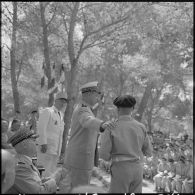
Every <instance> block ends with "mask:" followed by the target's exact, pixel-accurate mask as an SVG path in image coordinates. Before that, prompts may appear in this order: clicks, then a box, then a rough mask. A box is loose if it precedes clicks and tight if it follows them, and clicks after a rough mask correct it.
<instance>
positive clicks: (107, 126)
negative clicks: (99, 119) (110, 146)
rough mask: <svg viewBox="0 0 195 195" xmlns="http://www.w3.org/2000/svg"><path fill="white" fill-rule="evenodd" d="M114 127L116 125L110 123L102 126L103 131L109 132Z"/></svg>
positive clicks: (107, 122)
mask: <svg viewBox="0 0 195 195" xmlns="http://www.w3.org/2000/svg"><path fill="white" fill-rule="evenodd" d="M115 127H116V123H115V122H112V121H106V122H105V123H103V124H102V128H103V129H108V130H111V129H113V128H115Z"/></svg>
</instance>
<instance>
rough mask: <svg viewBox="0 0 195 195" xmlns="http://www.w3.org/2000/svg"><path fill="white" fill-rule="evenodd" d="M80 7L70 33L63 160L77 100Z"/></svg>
mask: <svg viewBox="0 0 195 195" xmlns="http://www.w3.org/2000/svg"><path fill="white" fill-rule="evenodd" d="M79 5H80V3H79V2H75V6H74V9H73V11H72V16H71V21H70V28H69V33H68V55H69V61H70V64H71V70H70V77H69V81H68V87H67V96H68V100H69V101H68V104H67V108H66V111H65V114H64V123H65V126H64V133H63V142H62V149H61V157H62V158H63V156H64V155H65V149H66V142H67V136H68V131H69V129H70V123H71V117H72V112H73V107H74V104H75V99H76V98H75V95H74V89H75V84H76V70H77V64H78V59H79V56H77V58H75V52H74V42H73V35H74V29H75V25H76V17H77V13H78V9H79Z"/></svg>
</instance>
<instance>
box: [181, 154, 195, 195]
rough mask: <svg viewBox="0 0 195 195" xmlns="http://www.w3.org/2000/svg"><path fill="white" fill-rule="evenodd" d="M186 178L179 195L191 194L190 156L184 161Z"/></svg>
mask: <svg viewBox="0 0 195 195" xmlns="http://www.w3.org/2000/svg"><path fill="white" fill-rule="evenodd" d="M186 166H187V167H186V178H185V179H184V181H183V184H182V192H181V193H193V163H192V156H191V157H189V158H188V159H187V160H186Z"/></svg>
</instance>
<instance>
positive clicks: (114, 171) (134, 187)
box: [99, 95, 152, 193]
mask: <svg viewBox="0 0 195 195" xmlns="http://www.w3.org/2000/svg"><path fill="white" fill-rule="evenodd" d="M113 103H114V105H115V106H116V107H117V111H118V120H117V121H116V127H115V128H114V129H112V131H108V130H107V129H106V130H105V132H104V134H105V135H103V134H102V137H101V142H100V143H101V144H100V153H99V154H100V158H102V159H104V160H106V161H109V160H112V163H111V170H110V172H111V184H110V190H109V193H141V192H142V179H143V156H144V155H147V156H151V155H152V145H151V142H150V139H149V137H148V136H147V132H146V129H145V127H144V125H143V124H141V123H140V122H138V121H136V120H135V119H133V118H132V117H131V112H132V111H133V108H134V106H135V104H136V100H135V98H134V97H132V96H130V95H124V96H119V97H117V98H116V99H115V100H114V102H113Z"/></svg>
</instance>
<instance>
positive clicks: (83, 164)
mask: <svg viewBox="0 0 195 195" xmlns="http://www.w3.org/2000/svg"><path fill="white" fill-rule="evenodd" d="M102 122H103V121H102V120H100V119H98V118H96V117H95V116H94V114H93V113H92V111H91V109H90V107H89V106H87V105H84V104H79V105H77V106H76V107H75V109H74V111H73V115H72V121H71V130H70V135H69V140H68V144H67V147H66V152H65V161H64V165H65V166H69V167H74V168H78V169H82V170H91V169H92V168H93V166H94V155H95V147H96V142H97V136H98V132H99V128H100V124H101V123H102Z"/></svg>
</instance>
